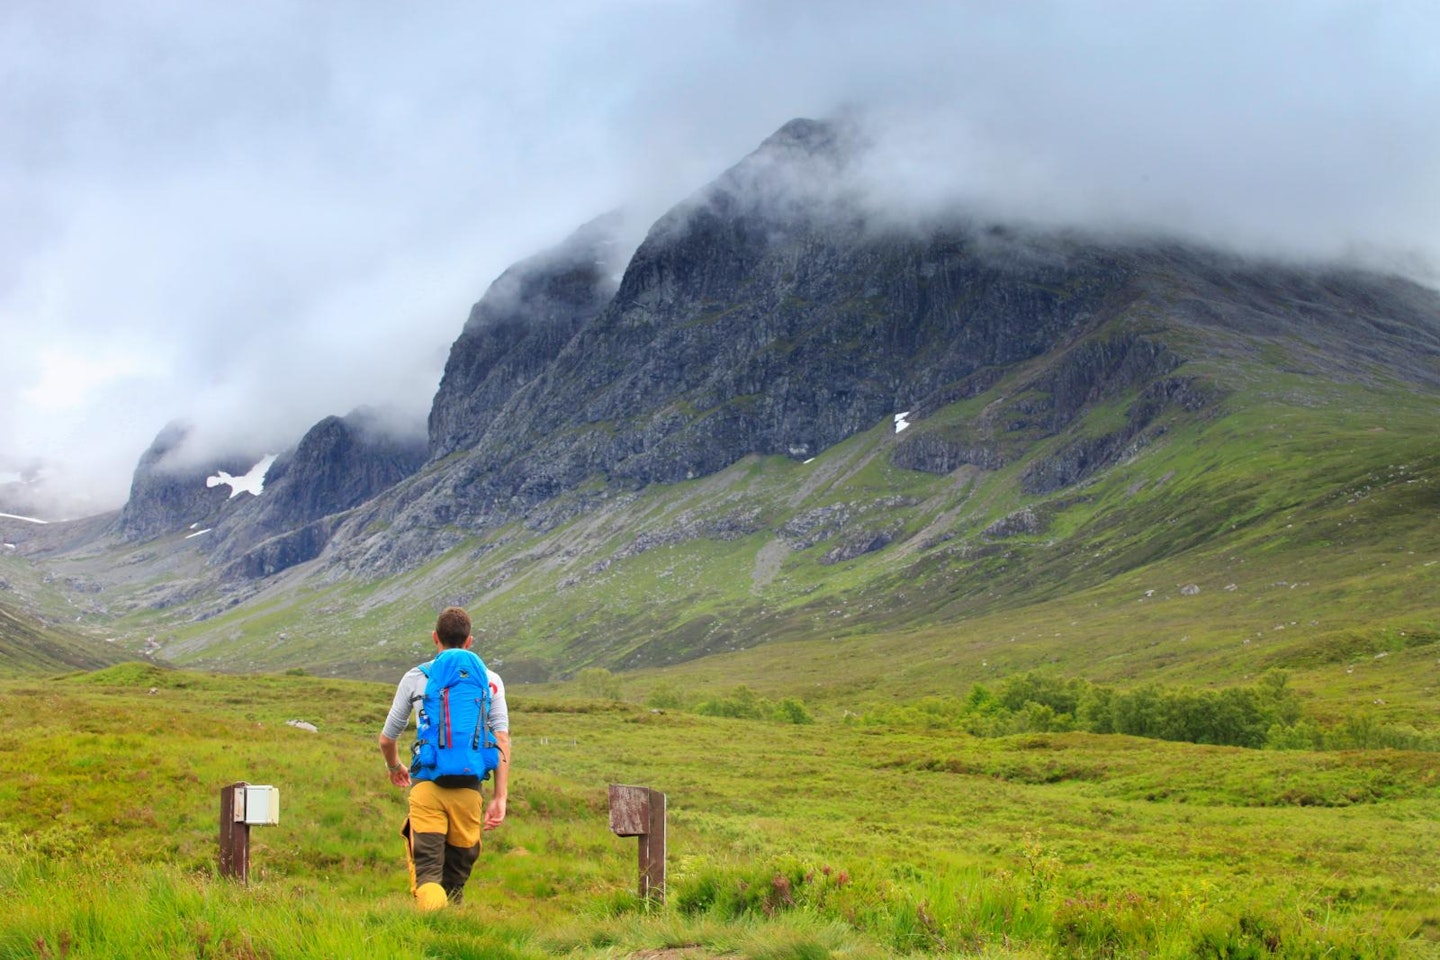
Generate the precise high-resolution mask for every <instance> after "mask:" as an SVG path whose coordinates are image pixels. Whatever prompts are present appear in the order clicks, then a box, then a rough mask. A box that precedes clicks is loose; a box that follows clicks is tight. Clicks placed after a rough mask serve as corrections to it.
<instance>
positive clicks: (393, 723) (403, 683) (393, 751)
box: [379, 669, 424, 787]
mask: <svg viewBox="0 0 1440 960" xmlns="http://www.w3.org/2000/svg"><path fill="white" fill-rule="evenodd" d="M416 677H420V678H422V681H423V678H424V674H422V673H421V672H420V671H419V670H418V669H415V670H411V671H410V672H409V673H407V674H405V676H403V677H401V678H400V683H399V684H398V685H397V686H396V687H395V697H394V699H393V700H391V701H390V712H389V713H388V714H386V716H385V725H384V726H383V727H381V729H380V737H379V744H380V755H381V756H382V757H384V758H385V769H386V770H387V771H388V774H389V777H390V782H391V783H393V784H395V786H397V787H408V786H410V771H409V770H408V769H406V767H405V765H404V764H403V763H401V762H400V749H399V745H398V741H399V739H400V734H402V733H404V732H405V727H406V726H407V725H408V724H409V723H410V714H411V712H412V711H413V710H414V697H415V690H414V688H415V685H416V684H415V678H416ZM420 689H421V692H422V695H423V691H424V686H423V682H422V684H421V687H420Z"/></svg>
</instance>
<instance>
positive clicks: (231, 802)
mask: <svg viewBox="0 0 1440 960" xmlns="http://www.w3.org/2000/svg"><path fill="white" fill-rule="evenodd" d="M279 822H280V791H279V790H277V789H276V788H274V787H270V786H257V785H253V784H249V783H245V782H244V781H243V780H242V781H241V782H240V783H231V784H228V785H226V786H223V787H221V788H220V876H222V877H229V878H232V879H235V880H239V881H240V882H241V883H249V882H250V827H251V826H252V825H254V824H273V823H279Z"/></svg>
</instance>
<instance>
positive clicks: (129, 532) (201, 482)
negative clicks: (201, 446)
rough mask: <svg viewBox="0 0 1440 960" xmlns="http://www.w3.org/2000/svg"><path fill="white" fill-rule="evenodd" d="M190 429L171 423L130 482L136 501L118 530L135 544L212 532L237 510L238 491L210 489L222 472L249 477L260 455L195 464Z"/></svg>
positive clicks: (123, 512)
mask: <svg viewBox="0 0 1440 960" xmlns="http://www.w3.org/2000/svg"><path fill="white" fill-rule="evenodd" d="M189 435H190V427H189V426H187V425H186V424H184V423H181V422H178V421H177V422H173V423H170V424H167V425H166V426H165V428H164V429H162V430H161V431H160V433H159V434H157V435H156V437H155V440H154V442H152V443H151V444H150V447H149V449H147V450H146V451H145V453H144V454H142V455H141V457H140V462H139V464H138V465H137V466H136V467H135V474H134V477H133V479H132V480H131V482H130V497H129V499H127V500H126V501H125V506H124V508H123V509H122V510H121V511H120V518H119V521H118V530H119V534H120V536H121V538H122V539H124V540H126V541H130V542H135V541H140V540H152V539H154V538H156V537H160V536H164V535H166V534H171V533H177V532H179V531H181V530H185V529H187V528H190V527H193V526H203V527H209V526H212V525H213V524H215V523H216V522H218V521H219V520H220V518H221V516H222V515H223V514H224V513H225V512H226V511H227V508H228V507H230V506H231V503H230V499H231V497H230V495H231V493H232V492H233V489H232V488H231V487H229V486H225V485H223V484H216V485H208V484H207V483H206V479H207V478H208V477H213V476H217V475H218V474H219V473H220V472H222V471H223V472H225V473H228V474H230V475H232V476H237V477H238V476H244V475H245V474H246V473H248V472H249V470H250V468H251V467H252V466H254V465H255V463H256V462H257V461H259V459H260V456H261V455H260V454H255V453H239V454H232V455H229V456H221V457H213V458H207V459H204V460H194V459H190V458H188V457H186V455H185V450H184V445H185V440H186V438H187V437H188V436H189Z"/></svg>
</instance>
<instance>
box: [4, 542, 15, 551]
mask: <svg viewBox="0 0 1440 960" xmlns="http://www.w3.org/2000/svg"><path fill="white" fill-rule="evenodd" d="M0 547H3V548H4V549H6V550H14V549H15V544H13V543H0Z"/></svg>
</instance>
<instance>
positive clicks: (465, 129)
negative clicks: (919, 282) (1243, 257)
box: [0, 0, 1440, 509]
mask: <svg viewBox="0 0 1440 960" xmlns="http://www.w3.org/2000/svg"><path fill="white" fill-rule="evenodd" d="M1437 49H1440V4H1436V3H1434V2H1431V0H1423V2H1421V0H1416V2H1409V3H1407V2H1403V0H1386V2H1384V3H1381V2H1378V0H1370V2H1327V0H1294V2H1287V0H1265V2H1255V0H1246V2H1235V3H1230V2H1178V0H1176V2H1164V0H1144V2H1138V0H1137V2H1129V3H1127V2H1118V0H1117V2H1109V3H1101V2H1059V0H1055V2H1031V3H1026V2H1019V0H1015V2H1012V0H987V2H971V3H964V2H958V0H957V2H949V3H938V2H937V3H918V2H917V3H908V4H907V3H887V4H879V3H873V2H853V3H847V2H837V0H830V2H823V3H822V2H818V0H817V2H810V0H806V2H784V0H757V2H739V0H736V2H718V0H714V2H709V0H689V2H687V0H673V2H662V0H585V2H554V3H548V2H535V3H529V4H502V3H495V2H490V0H468V2H453V3H452V2H444V0H427V2H424V3H418V4H395V3H388V2H387V3H380V2H347V3H343V4H341V3H333V4H323V3H299V2H295V3H286V2H265V0H254V2H250V0H247V2H244V3H233V4H221V3H196V2H194V0H175V2H158V0H144V2H127V3H123V4H120V3H109V2H103V0H95V2H90V3H83V2H66V0H37V2H31V0H6V2H5V3H4V4H3V5H0V344H3V347H0V349H3V353H0V357H3V365H0V479H4V477H5V475H6V474H7V473H10V472H13V471H16V470H18V469H20V467H21V466H23V465H25V464H28V463H31V462H33V461H36V460H43V461H45V462H46V463H48V464H50V465H51V469H52V470H53V471H55V472H56V473H55V475H54V478H53V480H52V482H53V483H54V484H55V485H56V486H63V488H64V489H65V490H67V491H70V492H75V493H84V494H87V495H88V496H89V497H91V500H90V504H91V507H92V508H95V509H99V508H105V507H110V506H116V505H118V504H119V503H120V502H121V501H123V499H124V496H125V494H126V491H127V489H128V485H129V480H130V474H131V471H132V470H133V468H134V465H135V462H136V460H137V459H138V457H139V455H140V454H141V452H142V451H143V450H144V449H145V447H146V446H148V444H149V443H150V441H151V439H152V438H153V437H154V435H155V434H156V432H157V431H158V430H159V429H160V428H161V427H162V426H163V425H164V424H165V423H166V422H167V421H169V420H172V419H176V418H184V419H188V420H190V421H192V422H194V423H195V424H196V425H197V429H198V431H199V432H200V434H201V435H202V436H203V437H204V438H206V440H207V441H208V442H211V443H215V444H219V443H222V442H230V441H232V440H235V441H242V442H244V443H246V444H248V445H250V446H253V447H256V448H270V449H279V448H281V447H284V446H288V445H290V444H292V443H293V442H294V441H295V440H297V439H298V438H299V436H300V435H301V434H302V433H303V432H304V430H305V429H306V428H308V427H309V426H310V425H311V424H313V423H314V422H315V421H317V420H319V419H320V418H322V417H324V416H326V415H328V414H332V413H345V412H347V411H349V410H350V409H352V408H354V407H355V406H358V405H360V404H394V405H397V406H398V407H399V408H401V409H402V410H404V411H406V412H407V413H408V414H410V415H411V416H413V417H414V418H415V419H416V420H417V421H418V420H420V419H422V418H423V416H424V414H425V412H426V411H427V410H428V408H429V402H430V399H431V397H432V396H433V393H434V390H435V387H436V385H437V383H438V381H439V376H440V372H441V369H442V367H443V365H444V361H445V357H446V354H447V352H448V350H449V346H450V343H451V341H452V340H453V339H454V338H455V336H456V335H457V334H458V333H459V331H460V328H461V326H462V324H463V323H464V320H465V316H466V313H467V311H468V309H469V306H470V304H471V303H472V302H473V301H474V300H476V299H478V297H479V296H480V295H481V294H482V293H483V292H484V289H485V287H486V286H487V285H488V283H489V282H490V281H491V280H493V279H494V278H495V276H496V275H498V274H499V273H500V271H502V270H503V269H504V268H505V267H506V266H507V265H509V264H510V263H511V262H513V261H515V260H517V259H519V258H521V257H524V256H526V255H529V254H531V253H533V252H535V251H536V250H538V249H540V248H542V247H544V246H547V245H549V244H550V243H553V242H555V241H557V240H558V239H560V238H562V237H563V236H564V235H565V234H567V233H568V232H570V230H572V229H573V228H574V227H575V226H577V225H579V224H580V223H581V222H583V221H585V220H588V219H590V218H591V217H593V216H595V215H597V214H599V213H602V212H604V211H606V210H607V209H610V208H612V207H615V206H617V205H620V204H631V205H635V206H638V208H639V209H641V210H643V211H644V216H645V217H647V218H648V217H653V216H655V215H658V214H659V213H660V212H662V211H663V210H664V208H665V207H666V206H668V205H669V204H671V203H673V202H675V201H676V200H679V199H681V198H683V197H684V196H685V195H686V194H688V193H690V192H691V191H693V190H694V189H696V188H697V187H699V186H701V185H702V184H704V183H705V182H706V181H707V180H709V179H710V178H711V177H713V176H714V175H716V174H717V173H719V172H720V171H721V170H723V169H724V168H725V167H727V166H728V165H730V164H731V163H733V162H734V161H736V160H737V159H739V158H740V157H741V156H742V155H744V154H745V153H746V152H748V151H749V150H751V149H752V148H753V147H754V146H755V145H756V144H757V143H758V142H759V141H760V140H762V139H764V137H765V136H767V135H768V134H769V133H771V132H773V130H774V129H775V128H777V127H778V126H780V125H781V124H782V123H784V122H785V121H786V120H788V119H790V118H792V117H795V116H825V115H829V114H833V113H834V112H835V111H837V110H840V109H848V110H859V111H861V112H862V113H863V114H864V115H865V116H867V117H870V118H871V121H870V122H872V123H875V124H876V125H877V129H878V130H880V131H881V132H882V138H881V143H880V146H879V147H878V149H877V153H876V157H877V167H876V168H875V170H872V173H874V172H876V171H878V172H879V174H880V175H879V176H877V177H875V178H874V180H875V182H876V183H877V190H879V194H878V195H879V196H880V198H881V199H882V200H883V201H884V202H885V203H887V204H890V205H892V206H893V207H894V208H895V209H897V210H899V211H901V212H903V213H907V214H908V213H923V212H925V211H926V210H927V209H930V208H932V207H933V206H935V205H938V204H942V203H949V202H952V201H954V200H956V199H959V200H960V201H962V202H965V203H969V204H971V205H974V206H976V207H979V208H980V209H982V210H983V211H984V212H986V213H989V214H992V215H999V216H1022V217H1025V218H1027V219H1033V220H1041V221H1055V222H1066V223H1082V224H1101V225H1104V226H1111V227H1128V228H1135V227H1141V228H1148V227H1153V228H1161V229H1166V230H1169V231H1172V232H1176V233H1181V234H1185V235H1189V236H1193V237H1199V238H1202V239H1205V240H1209V241H1213V242H1218V243H1226V244H1229V245H1232V246H1235V247H1238V248H1241V249H1246V250H1255V251H1264V252H1269V253H1281V254H1286V255H1290V256H1297V257H1310V258H1314V257H1320V258H1333V257H1360V258H1363V259H1365V260H1366V261H1367V262H1370V263H1376V264H1381V265H1388V266H1390V267H1391V268H1393V269H1397V270H1403V271H1406V272H1409V273H1411V274H1412V275H1418V276H1421V277H1422V278H1428V280H1429V282H1432V283H1433V282H1434V277H1435V274H1434V272H1433V264H1435V263H1437V262H1440V122H1437V118H1440V56H1437V55H1436V52H1435V51H1436V50H1437ZM641 222H642V225H643V223H644V222H648V221H646V220H644V219H643V218H642V221H641ZM637 239H638V238H637Z"/></svg>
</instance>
